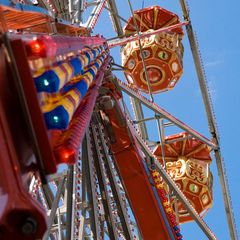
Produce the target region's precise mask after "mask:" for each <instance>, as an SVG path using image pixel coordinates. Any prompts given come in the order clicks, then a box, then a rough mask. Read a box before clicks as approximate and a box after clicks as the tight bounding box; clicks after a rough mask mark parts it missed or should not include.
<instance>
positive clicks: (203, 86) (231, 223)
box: [180, 0, 238, 239]
mask: <svg viewBox="0 0 240 240" xmlns="http://www.w3.org/2000/svg"><path fill="white" fill-rule="evenodd" d="M180 4H181V7H182V11H183V17H184V19H185V20H186V21H188V22H189V24H188V25H187V26H186V30H187V35H188V39H189V43H190V46H191V49H192V56H193V60H194V63H195V67H196V72H197V76H198V82H199V86H200V90H201V94H202V98H203V102H204V105H205V110H206V114H207V119H208V125H209V129H210V132H211V134H212V137H213V141H214V142H216V144H219V135H218V131H217V125H216V121H215V117H214V113H213V106H212V104H211V98H210V94H209V91H208V88H207V81H206V78H205V74H204V70H203V65H202V62H201V57H200V51H199V48H198V44H197V40H196V36H195V34H194V32H193V27H192V24H191V19H190V15H189V10H188V7H187V4H186V1H185V0H180ZM214 153H215V157H216V163H217V169H218V175H219V178H220V182H221V187H222V193H223V199H224V205H225V212H226V215H227V221H228V228H229V232H230V235H231V239H237V238H238V236H237V230H236V225H235V220H234V215H233V211H232V203H231V198H230V191H229V188H228V185H227V176H226V173H225V170H224V169H225V168H224V162H223V158H222V156H221V152H220V149H219V148H218V149H215V150H214Z"/></svg>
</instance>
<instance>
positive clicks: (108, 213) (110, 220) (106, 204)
mask: <svg viewBox="0 0 240 240" xmlns="http://www.w3.org/2000/svg"><path fill="white" fill-rule="evenodd" d="M91 136H92V140H93V144H94V146H95V149H94V151H93V158H94V163H95V168H96V172H97V176H98V183H99V187H100V190H101V195H102V202H103V208H104V213H105V217H106V219H105V220H106V222H107V227H108V235H109V238H110V239H112V240H114V239H118V234H117V231H116V226H115V219H114V216H113V212H112V210H111V201H110V198H109V195H108V194H107V192H108V189H107V182H106V178H105V176H104V169H103V166H102V164H101V162H100V161H101V160H100V159H101V152H100V149H99V146H98V140H97V137H96V133H95V128H94V124H91Z"/></svg>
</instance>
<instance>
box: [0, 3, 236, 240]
mask: <svg viewBox="0 0 240 240" xmlns="http://www.w3.org/2000/svg"><path fill="white" fill-rule="evenodd" d="M152 2H153V3H155V2H156V1H155V2H154V1H152ZM153 3H151V4H153ZM157 4H158V5H160V6H158V5H151V6H149V5H147V2H146V6H145V2H144V1H142V2H141V3H140V2H139V3H133V1H130V0H127V1H125V2H124V3H123V1H121V2H120V1H114V0H97V1H87V0H76V1H73V0H70V1H65V0H23V1H8V0H5V1H0V11H1V12H0V14H1V26H0V27H1V32H2V35H1V51H0V55H1V57H0V59H1V67H2V69H1V72H2V76H4V77H3V78H2V80H1V81H0V83H1V86H2V88H1V89H2V90H1V91H2V92H1V94H0V96H1V97H0V98H1V102H2V103H1V106H0V123H1V128H0V130H1V137H0V139H1V141H2V142H1V145H2V147H1V151H0V162H1V165H2V170H1V173H0V184H1V188H2V189H3V190H2V192H1V193H0V201H1V205H2V208H1V211H0V212H1V214H0V216H1V217H0V238H2V239H97V240H98V239H99V240H100V239H104V240H105V239H149V240H154V239H166V240H167V239H186V238H184V233H183V232H182V231H181V228H185V226H186V225H190V226H193V225H195V226H198V227H199V229H200V230H201V231H202V235H201V236H204V237H205V238H206V239H217V237H218V236H215V234H214V230H212V228H210V227H209V226H208V224H207V223H206V222H205V221H204V217H205V215H206V214H208V212H209V214H211V208H212V205H213V202H214V201H217V199H216V200H214V196H213V186H214V184H215V183H214V182H213V178H214V177H216V176H214V175H213V174H212V172H211V163H212V162H213V161H214V159H215V160H216V166H217V171H218V175H219V179H220V183H221V189H222V198H223V200H224V208H225V213H226V215H225V216H226V219H227V223H228V229H229V234H230V236H229V239H230V238H231V239H238V238H237V237H238V236H237V231H236V226H235V222H234V216H233V211H232V207H231V198H230V193H229V190H228V185H227V177H226V173H225V169H224V162H223V158H222V155H221V149H220V143H219V134H218V130H217V125H216V119H215V116H214V111H213V106H212V103H211V96H210V94H209V90H208V84H207V80H206V77H205V73H204V68H203V63H202V60H201V55H200V51H199V46H198V41H197V39H196V35H195V33H194V31H193V26H192V22H191V18H190V14H189V6H188V5H187V3H186V1H185V0H180V4H179V6H177V7H175V8H173V9H176V11H177V13H175V12H173V11H172V10H170V9H168V8H165V7H163V6H161V2H159V3H158V2H157ZM169 5H170V4H169ZM180 12H181V14H182V17H181V16H180V15H179V13H180ZM106 13H107V14H106ZM106 35H109V36H106ZM110 36H111V37H110ZM187 39H188V42H189V43H188V42H187ZM186 54H187V55H188V56H191V58H192V61H193V64H192V65H191V64H188V63H186V62H185V57H184V56H185V55H186ZM189 66H191V68H192V67H193V66H195V73H196V76H197V77H196V80H197V82H198V89H199V92H200V93H201V98H202V108H203V109H205V115H204V116H203V118H205V116H206V119H207V120H205V122H204V124H205V125H206V126H204V128H205V129H207V127H208V131H204V134H203V133H200V132H198V131H197V130H198V129H204V128H201V127H199V128H198V129H195V128H193V127H192V126H190V125H191V124H188V123H189V121H188V123H184V121H182V120H180V119H178V118H177V117H175V114H173V113H171V112H170V111H167V110H166V109H165V107H163V105H164V101H168V102H169V105H172V106H173V107H175V108H181V111H182V112H185V116H188V114H189V115H194V114H195V113H194V112H189V110H188V108H187V107H185V106H183V105H184V104H182V103H181V95H178V97H175V98H174V97H173V95H174V94H171V92H174V91H175V89H176V88H177V87H178V85H179V84H180V82H181V81H182V78H184V77H185V78H187V77H188V76H187V74H188V70H187V69H188V67H189ZM190 85H191V84H190ZM193 86H194V87H195V86H196V83H194V85H193ZM3 89H4V90H3ZM180 91H181V90H180ZM186 91H187V90H186ZM188 91H189V89H188ZM161 96H164V97H161ZM188 101H189V102H191V101H194V99H189V100H188ZM172 109H173V108H172ZM196 116H198V114H197V115H196ZM186 119H187V117H186ZM207 125H208V126H207ZM205 133H206V135H207V136H208V137H205ZM182 226H183V227H182ZM185 231H188V230H185ZM191 234H192V235H191V239H199V238H198V233H196V235H195V234H194V232H191ZM201 239H202V238H201Z"/></svg>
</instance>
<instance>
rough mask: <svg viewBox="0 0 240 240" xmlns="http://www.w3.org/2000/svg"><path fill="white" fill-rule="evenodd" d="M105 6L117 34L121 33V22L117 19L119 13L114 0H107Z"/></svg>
mask: <svg viewBox="0 0 240 240" xmlns="http://www.w3.org/2000/svg"><path fill="white" fill-rule="evenodd" d="M107 7H108V8H109V10H110V11H109V14H110V17H111V19H112V22H113V26H114V29H115V31H116V32H117V34H118V36H119V37H120V36H122V35H123V29H122V24H121V21H120V19H119V17H118V16H119V14H118V9H117V6H116V2H115V0H107Z"/></svg>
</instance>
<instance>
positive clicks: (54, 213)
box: [43, 177, 66, 240]
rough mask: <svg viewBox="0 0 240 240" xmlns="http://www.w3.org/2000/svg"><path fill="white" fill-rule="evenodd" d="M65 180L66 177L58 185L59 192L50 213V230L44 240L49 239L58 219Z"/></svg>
mask: <svg viewBox="0 0 240 240" xmlns="http://www.w3.org/2000/svg"><path fill="white" fill-rule="evenodd" d="M65 180H66V178H65V177H64V178H63V179H61V180H60V183H59V185H58V190H57V193H56V196H55V198H54V201H53V204H52V208H51V213H50V216H49V218H48V221H47V223H48V224H47V226H48V229H47V232H46V233H45V235H44V237H43V240H47V239H48V237H49V234H50V231H51V227H52V225H53V222H54V218H55V217H56V212H57V209H58V204H59V200H60V197H61V194H62V191H63V188H64V184H65Z"/></svg>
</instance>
